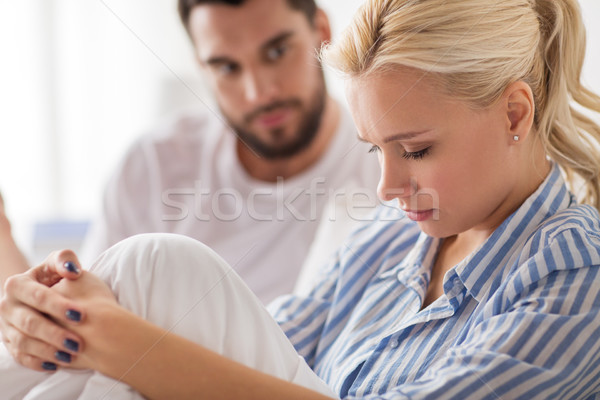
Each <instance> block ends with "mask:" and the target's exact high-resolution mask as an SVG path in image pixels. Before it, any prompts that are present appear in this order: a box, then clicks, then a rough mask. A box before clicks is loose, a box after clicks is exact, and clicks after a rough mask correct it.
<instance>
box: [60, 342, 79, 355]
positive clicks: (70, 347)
mask: <svg viewBox="0 0 600 400" xmlns="http://www.w3.org/2000/svg"><path fill="white" fill-rule="evenodd" d="M63 344H64V345H65V348H67V349H68V350H71V351H74V352H78V351H79V343H77V342H76V341H74V340H72V339H65V341H64V342H63Z"/></svg>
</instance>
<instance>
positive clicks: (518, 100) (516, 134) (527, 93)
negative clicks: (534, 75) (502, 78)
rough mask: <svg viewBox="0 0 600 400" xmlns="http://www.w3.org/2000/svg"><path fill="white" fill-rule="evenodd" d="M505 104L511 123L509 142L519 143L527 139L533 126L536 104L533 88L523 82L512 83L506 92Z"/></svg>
mask: <svg viewBox="0 0 600 400" xmlns="http://www.w3.org/2000/svg"><path fill="white" fill-rule="evenodd" d="M503 99H504V104H506V116H507V118H508V122H509V131H508V135H509V138H508V139H509V140H510V141H512V142H519V141H522V140H524V139H526V138H527V137H528V135H529V133H530V132H531V128H532V126H533V118H534V115H535V102H534V100H533V92H532V91H531V87H529V85H528V84H527V83H525V82H523V81H517V82H514V83H511V84H510V85H509V86H508V87H507V88H506V90H505V91H504V96H503Z"/></svg>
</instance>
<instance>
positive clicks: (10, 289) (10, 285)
mask: <svg viewBox="0 0 600 400" xmlns="http://www.w3.org/2000/svg"><path fill="white" fill-rule="evenodd" d="M18 286H19V279H18V277H17V276H11V277H9V278H8V279H7V280H6V282H5V283H4V292H5V293H7V294H12V293H14V292H15V290H17V288H18Z"/></svg>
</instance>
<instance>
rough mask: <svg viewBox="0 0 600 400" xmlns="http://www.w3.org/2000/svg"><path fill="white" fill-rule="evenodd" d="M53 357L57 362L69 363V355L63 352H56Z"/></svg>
mask: <svg viewBox="0 0 600 400" xmlns="http://www.w3.org/2000/svg"><path fill="white" fill-rule="evenodd" d="M54 357H56V359H57V360H58V361H62V362H67V363H70V362H71V355H70V354H69V353H65V352H64V351H60V350H59V351H57V352H56V353H54Z"/></svg>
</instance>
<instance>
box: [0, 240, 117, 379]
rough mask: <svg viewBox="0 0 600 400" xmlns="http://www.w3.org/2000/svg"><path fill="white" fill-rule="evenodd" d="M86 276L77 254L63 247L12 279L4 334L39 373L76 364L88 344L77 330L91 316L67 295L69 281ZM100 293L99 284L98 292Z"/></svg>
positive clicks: (1, 314)
mask: <svg viewBox="0 0 600 400" xmlns="http://www.w3.org/2000/svg"><path fill="white" fill-rule="evenodd" d="M84 275H85V274H83V273H82V272H81V268H80V267H79V262H78V261H77V257H76V256H75V254H74V253H73V252H71V251H61V252H54V253H52V254H51V255H50V256H48V258H47V259H46V260H45V261H44V262H43V263H42V264H41V265H40V266H38V267H35V268H32V269H30V270H28V271H27V272H24V273H22V274H18V275H14V276H12V277H10V278H9V279H8V280H7V281H6V285H5V287H4V296H3V297H2V300H0V332H1V333H2V340H3V342H4V343H5V345H6V347H7V349H8V350H9V352H10V353H11V354H12V356H13V357H14V358H15V360H16V361H17V362H19V363H20V364H22V365H24V366H26V367H28V368H31V369H34V370H38V371H43V370H53V369H56V367H57V366H59V365H62V366H70V365H74V364H75V363H74V361H75V359H76V357H77V355H78V354H79V353H81V352H82V351H83V350H84V348H83V340H82V338H81V337H80V336H79V335H77V334H76V333H74V332H73V331H72V329H73V328H74V327H76V326H77V325H79V324H81V323H82V322H83V321H84V320H85V317H86V313H85V311H84V309H83V308H82V306H81V305H80V304H79V303H78V302H77V301H76V300H72V299H71V298H69V297H67V296H65V294H67V293H66V292H67V291H68V290H67V289H69V288H70V285H67V284H66V283H67V282H71V283H75V282H74V281H75V280H78V279H80V278H82V277H84ZM59 282H62V284H61V285H57V284H58V283H59ZM92 286H93V285H92ZM93 287H94V288H95V286H93ZM82 290H84V289H83V288H82V287H80V288H78V291H75V294H77V295H79V297H81V293H80V292H81V291H82ZM99 291H100V290H99V289H96V288H95V289H94V290H92V293H95V294H97V293H98V292H99ZM102 294H103V295H104V297H106V293H105V292H103V293H102ZM66 328H68V329H66Z"/></svg>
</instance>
